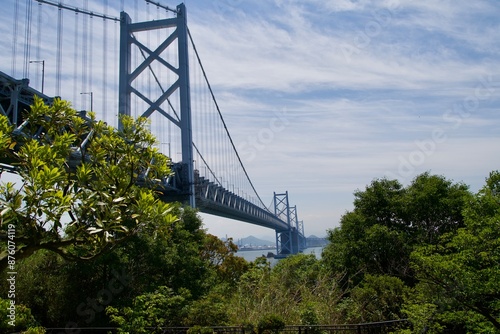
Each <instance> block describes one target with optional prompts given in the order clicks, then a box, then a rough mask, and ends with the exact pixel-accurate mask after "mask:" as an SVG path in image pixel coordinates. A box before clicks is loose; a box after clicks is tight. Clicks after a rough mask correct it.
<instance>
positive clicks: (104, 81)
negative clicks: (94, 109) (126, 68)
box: [101, 0, 109, 122]
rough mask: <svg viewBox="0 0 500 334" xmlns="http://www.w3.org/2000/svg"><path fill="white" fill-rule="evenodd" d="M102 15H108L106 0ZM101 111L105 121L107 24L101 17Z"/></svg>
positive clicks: (106, 0) (106, 112)
mask: <svg viewBox="0 0 500 334" xmlns="http://www.w3.org/2000/svg"><path fill="white" fill-rule="evenodd" d="M104 15H108V0H104ZM102 31H103V37H102V92H101V94H102V107H101V110H102V113H103V119H104V121H105V122H107V116H108V113H109V110H108V106H107V100H108V98H107V97H108V94H107V92H108V87H107V86H108V85H107V79H108V52H107V51H108V24H107V23H106V19H104V18H103V19H102Z"/></svg>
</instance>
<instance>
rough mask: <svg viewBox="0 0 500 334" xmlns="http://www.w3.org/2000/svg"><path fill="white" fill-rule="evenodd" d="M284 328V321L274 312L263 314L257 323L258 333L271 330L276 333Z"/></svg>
mask: <svg viewBox="0 0 500 334" xmlns="http://www.w3.org/2000/svg"><path fill="white" fill-rule="evenodd" d="M284 328H285V322H284V321H283V319H282V318H281V317H280V316H277V315H276V314H269V315H266V316H264V317H263V318H262V319H261V320H260V321H259V323H258V325H257V329H258V333H259V334H262V333H266V332H271V333H275V334H277V333H278V332H279V331H280V330H283V329H284Z"/></svg>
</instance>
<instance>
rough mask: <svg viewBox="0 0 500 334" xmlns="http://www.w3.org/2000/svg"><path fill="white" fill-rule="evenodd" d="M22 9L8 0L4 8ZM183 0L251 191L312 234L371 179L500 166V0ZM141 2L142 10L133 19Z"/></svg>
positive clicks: (228, 227) (224, 227)
mask: <svg viewBox="0 0 500 334" xmlns="http://www.w3.org/2000/svg"><path fill="white" fill-rule="evenodd" d="M20 2H22V3H24V1H20ZM161 2H162V3H164V4H166V5H168V6H171V7H175V6H176V5H177V3H175V2H172V1H161ZM14 3H15V2H14V0H8V1H7V5H6V6H7V10H8V11H9V10H10V11H12V8H13V6H14ZM96 3H103V1H96ZM119 3H120V4H121V3H123V4H124V5H123V6H124V7H125V10H126V11H128V12H129V13H130V14H131V16H132V17H133V16H134V15H136V16H137V17H142V16H143V15H146V14H145V13H144V11H145V10H146V7H147V6H146V5H145V4H144V3H143V2H142V1H137V2H135V1H128V0H127V1H125V2H118V1H116V2H114V4H115V5H116V6H118V4H119ZM136 3H137V4H136ZM72 4H73V5H75V6H76V5H77V4H76V2H74V3H72ZM185 4H186V7H187V11H188V22H189V23H188V26H189V29H190V31H191V33H192V35H193V38H194V40H195V43H196V46H197V49H198V51H199V53H200V55H201V58H202V61H203V64H204V67H205V70H206V72H207V75H208V77H209V80H210V82H211V84H212V86H213V89H214V93H215V95H216V97H217V102H218V104H219V105H220V108H221V111H222V113H223V115H224V118H225V120H226V123H227V124H228V127H229V130H230V132H231V135H232V136H233V139H234V141H235V143H236V146H237V147H238V148H239V149H240V154H241V156H242V159H243V162H244V164H245V167H246V169H247V171H248V172H249V174H250V177H251V179H252V181H253V182H254V185H255V187H256V188H257V190H258V192H259V194H260V196H261V197H262V198H263V201H264V202H265V203H270V202H271V200H272V196H273V192H284V191H288V192H289V199H290V202H291V204H293V205H297V213H298V216H299V220H303V221H304V225H305V233H306V235H310V234H315V235H318V236H321V235H325V234H326V232H325V231H326V230H327V229H330V228H333V227H335V226H338V222H339V220H340V217H341V215H342V214H343V213H345V211H346V210H350V209H352V201H353V192H354V191H355V190H357V189H363V188H364V187H365V186H366V185H367V184H369V183H370V182H371V181H372V180H373V179H374V178H380V177H384V176H387V177H390V178H397V179H399V180H400V181H401V182H402V183H403V184H405V185H406V184H408V183H409V182H411V180H412V179H413V178H414V177H415V176H417V175H418V174H419V173H422V172H425V171H430V172H431V173H435V174H440V175H444V176H445V177H447V178H449V179H451V180H454V181H456V182H460V181H462V182H464V183H465V184H468V185H470V186H471V189H472V190H473V191H477V190H478V189H479V188H480V187H481V186H482V185H483V183H484V179H485V178H486V177H487V175H488V173H489V172H490V171H492V170H496V169H498V166H499V164H500V131H499V130H500V129H499V127H500V122H499V118H500V117H499V107H500V66H499V65H500V35H499V34H498V32H499V31H500V19H499V18H500V3H499V2H498V1H496V0H479V1H461V0H459V1H451V0H443V1H430V0H419V1H417V0H388V1H363V0H359V1H349V0H332V1H328V0H321V1H320V0H309V1H296V0H288V1H286V0H267V1H261V0H258V1H252V2H250V1H243V0H222V1H210V2H207V1H201V0H187V1H185ZM90 5H91V6H92V5H94V2H93V1H90ZM95 6H96V7H98V5H97V4H96V5H95ZM135 8H137V9H138V10H139V11H141V12H140V13H137V14H135V13H134V14H132V13H131V11H134V9H135ZM120 9H121V8H116V10H114V9H112V8H111V9H109V14H110V15H111V14H112V12H113V11H114V12H115V13H113V15H115V16H118V15H119V14H118V11H119V10H120ZM147 10H151V9H147ZM0 29H2V30H6V29H7V30H11V29H12V23H11V22H8V20H6V21H5V22H3V23H1V24H0ZM6 44H8V43H6ZM10 49H11V45H10V44H9V45H4V46H2V47H0V57H1V59H2V62H3V65H0V70H2V71H4V72H7V73H10V70H11V61H10V60H8V59H9V58H8V57H9V56H10ZM18 53H21V54H22V50H18ZM6 59H7V60H6ZM269 134H271V136H269ZM265 135H267V137H266V136H265ZM203 218H204V221H205V224H206V227H207V228H208V231H209V232H210V233H213V234H216V235H219V236H225V235H227V236H229V237H234V238H235V239H238V238H240V237H244V236H247V235H250V234H252V235H255V236H259V237H266V238H267V239H271V240H272V239H273V238H274V232H273V231H272V230H268V229H264V228H260V227H256V226H253V225H250V224H247V223H241V222H234V221H229V220H225V219H221V218H218V217H212V216H206V215H203Z"/></svg>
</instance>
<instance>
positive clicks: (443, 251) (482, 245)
mask: <svg viewBox="0 0 500 334" xmlns="http://www.w3.org/2000/svg"><path fill="white" fill-rule="evenodd" d="M498 189H500V173H499V172H493V173H491V174H490V177H489V178H488V179H487V181H486V185H485V186H484V187H483V189H482V190H480V191H479V193H478V194H477V195H475V196H474V198H473V199H471V200H470V201H469V202H468V203H467V205H466V207H465V210H464V216H465V227H463V228H460V229H458V231H456V232H455V233H449V234H446V235H444V236H442V237H441V239H440V242H439V243H438V244H436V245H427V246H421V247H419V248H418V249H417V250H416V251H415V252H414V253H413V254H412V259H413V261H414V265H415V270H416V272H417V277H418V278H419V279H420V283H419V285H418V286H417V288H418V293H419V294H420V295H421V300H420V301H416V302H414V303H413V305H411V307H410V306H409V311H410V312H411V311H412V310H415V309H416V308H417V307H418V306H421V305H424V307H425V305H433V306H432V307H433V308H434V309H435V310H436V313H437V314H438V315H439V317H438V319H436V321H437V322H438V323H441V324H444V325H446V324H450V323H451V324H456V323H457V319H461V320H460V321H459V322H458V323H461V324H462V325H463V327H465V328H467V330H469V331H472V330H479V329H480V330H481V331H494V329H493V328H495V329H496V330H497V331H498V330H500V286H499V284H498V282H500V193H499V191H498ZM417 311H418V310H417ZM465 314H466V315H467V316H466V317H464V315H465Z"/></svg>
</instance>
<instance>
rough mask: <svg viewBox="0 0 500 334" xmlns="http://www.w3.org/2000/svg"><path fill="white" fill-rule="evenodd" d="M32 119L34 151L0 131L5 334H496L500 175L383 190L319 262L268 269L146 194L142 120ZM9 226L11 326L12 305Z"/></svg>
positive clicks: (351, 217) (149, 153)
mask: <svg viewBox="0 0 500 334" xmlns="http://www.w3.org/2000/svg"><path fill="white" fill-rule="evenodd" d="M30 117H32V118H31V119H32V121H33V124H34V123H35V122H45V123H44V130H45V132H44V134H43V135H42V136H39V137H38V138H37V139H34V140H28V139H26V138H29V137H27V136H22V135H19V134H16V135H13V134H12V132H11V129H10V127H9V125H8V123H7V121H6V119H4V118H2V119H0V151H1V152H0V154H2V158H6V157H7V158H9V159H10V161H14V163H15V164H16V166H18V168H19V171H20V174H21V176H22V177H23V185H22V189H23V190H24V191H19V190H18V189H19V187H14V186H13V185H11V184H8V183H3V184H2V185H0V206H1V207H0V212H1V213H0V214H1V220H2V221H1V223H2V224H1V227H0V230H1V232H0V233H1V234H0V235H1V237H2V238H1V242H2V244H1V245H2V251H3V252H4V254H3V255H2V257H1V258H0V261H5V262H4V263H5V264H4V267H3V268H4V269H3V271H2V274H1V280H0V297H1V298H2V299H0V304H1V305H0V317H1V318H2V321H1V323H0V331H2V332H3V331H6V330H14V329H17V330H22V329H26V328H28V327H32V328H33V327H36V326H44V327H66V328H69V329H71V328H75V327H89V326H93V327H95V326H115V327H120V329H121V330H122V331H123V332H130V333H150V332H154V328H157V327H162V326H190V327H193V328H198V329H200V328H203V327H204V326H224V325H241V326H245V328H250V327H251V328H253V329H255V330H256V331H259V332H260V331H262V330H263V329H275V330H279V329H280V328H282V326H284V325H285V324H286V325H292V324H307V325H315V324H339V323H360V322H375V321H384V320H394V319H409V320H410V321H411V323H412V330H401V331H400V332H405V333H406V332H408V333H409V332H415V333H421V332H426V333H441V332H445V331H447V332H453V333H494V332H498V331H500V323H499V322H500V284H498V282H500V173H499V172H492V173H491V174H490V175H489V177H488V178H487V179H486V183H485V185H484V187H483V188H482V189H481V190H480V191H479V192H478V193H476V194H473V193H471V192H470V191H469V189H468V187H467V186H466V185H464V184H462V183H454V182H452V181H450V180H448V179H446V178H445V177H443V176H438V175H431V174H430V173H424V174H421V175H418V176H417V177H416V178H415V179H414V180H413V181H412V182H411V183H410V184H409V185H408V186H403V185H402V184H400V183H399V182H398V181H396V180H388V179H385V178H383V179H375V180H374V181H373V182H372V183H371V184H369V185H367V186H366V188H365V189H364V190H358V191H356V192H355V193H354V195H355V199H354V209H353V210H352V211H349V212H346V213H345V214H344V215H343V217H342V219H341V221H340V226H339V227H338V228H335V229H333V230H330V231H328V238H329V241H330V243H329V245H328V246H327V247H325V249H324V252H323V254H322V258H321V259H319V260H318V259H317V258H316V257H315V256H314V255H304V254H298V255H294V256H290V257H288V258H286V259H284V260H280V261H279V262H278V264H277V265H276V266H274V267H272V268H271V266H270V264H269V262H267V261H266V259H264V258H259V259H257V260H256V261H254V262H252V263H249V262H247V261H245V260H243V259H242V258H241V257H238V256H236V255H237V247H236V246H235V245H234V244H233V243H232V241H231V240H228V241H225V242H223V241H221V240H220V239H218V238H216V237H215V236H212V235H210V234H208V233H207V232H206V231H205V230H204V229H203V223H202V221H201V219H200V218H199V216H198V215H197V212H196V211H195V210H193V209H190V208H188V207H182V206H180V205H177V204H165V203H162V202H161V201H159V200H158V197H157V195H156V193H155V191H153V190H152V189H154V187H137V186H136V184H137V183H138V182H137V181H138V180H139V178H140V176H141V175H142V173H143V171H144V170H145V169H148V168H149V169H150V170H153V171H152V173H153V174H152V175H153V179H154V178H161V177H163V176H164V175H165V174H166V173H168V172H169V170H168V168H163V169H162V168H160V169H156V170H154V168H155V166H153V165H148V162H149V161H152V160H153V158H155V159H160V160H157V161H163V162H164V165H163V166H168V160H166V159H165V158H162V157H161V156H160V155H158V152H156V151H155V150H154V149H153V148H152V147H154V146H153V143H154V139H153V138H152V137H151V135H150V134H149V133H148V131H147V124H146V122H145V120H137V121H133V120H131V119H126V118H125V119H123V122H124V124H125V126H124V128H123V130H121V131H117V130H114V129H111V128H109V127H107V126H106V125H105V124H102V123H99V122H96V123H95V124H97V125H92V124H91V123H84V122H81V120H80V121H78V120H77V118H78V116H77V115H76V113H75V112H74V111H73V110H72V109H71V108H70V107H69V105H68V104H66V103H64V102H61V101H59V102H57V103H55V104H54V106H52V107H47V106H44V105H43V104H42V103H41V102H40V101H37V103H35V105H34V106H33V108H32V111H31V116H30ZM54 119H56V120H57V122H56V121H54V122H51V120H54ZM61 122H62V123H61ZM61 124H64V126H61ZM25 131H38V130H37V129H35V128H33V129H31V130H30V129H26V130H25ZM91 131H92V133H93V136H94V139H95V141H94V144H92V145H91V146H89V147H88V148H87V149H86V158H85V159H82V161H81V162H80V163H79V164H77V166H69V165H68V164H67V162H66V157H67V156H68V155H69V153H70V152H71V147H72V146H75V145H76V146H78V145H80V144H81V140H82V137H83V134H87V133H90V132H91ZM161 159H164V160H161ZM104 168H106V169H104ZM12 230H15V238H13V239H12V240H14V241H15V242H16V248H15V257H16V263H15V271H16V272H17V274H16V275H15V302H16V305H15V310H16V321H15V324H16V327H15V328H14V327H12V326H10V325H9V323H8V322H9V317H8V315H9V307H10V303H11V300H12V299H11V298H10V297H9V298H7V296H8V295H9V293H11V292H12V286H11V284H10V282H9V280H8V279H9V278H10V274H9V271H10V270H9V267H8V265H9V262H8V259H9V258H8V255H9V248H8V245H9V244H8V241H9V240H10V239H9V236H11V235H12V233H11V232H10V231H12ZM10 250H11V254H12V249H10ZM2 259H6V260H2ZM146 328H148V329H146ZM38 332H43V329H41V328H39V329H38Z"/></svg>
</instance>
